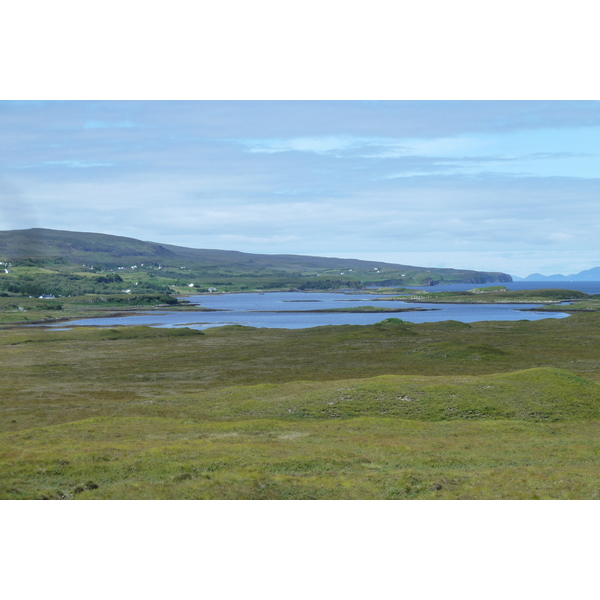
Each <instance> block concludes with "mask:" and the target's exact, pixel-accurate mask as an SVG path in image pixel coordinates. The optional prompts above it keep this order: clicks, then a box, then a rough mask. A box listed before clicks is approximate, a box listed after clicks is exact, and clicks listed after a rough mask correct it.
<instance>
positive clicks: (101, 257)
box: [0, 228, 512, 286]
mask: <svg viewBox="0 0 600 600" xmlns="http://www.w3.org/2000/svg"><path fill="white" fill-rule="evenodd" d="M27 258H31V259H38V258H41V259H46V260H60V261H63V262H64V261H66V262H67V263H70V264H73V265H86V266H88V267H90V266H92V265H93V266H96V267H100V268H102V269H117V268H119V267H122V268H130V267H131V266H132V265H139V264H141V263H144V264H146V265H150V264H152V265H161V266H162V267H164V268H173V269H182V268H185V269H188V270H193V271H194V272H196V273H216V272H219V273H221V274H227V273H231V274H236V273H237V274H259V273H260V274H272V275H276V276H279V275H289V274H290V273H296V274H298V273H301V274H310V275H327V276H336V277H339V276H346V277H348V276H352V278H355V279H360V280H361V281H363V282H366V283H378V284H380V285H419V286H430V285H437V284H441V283H476V284H477V283H494V282H508V281H512V278H511V276H510V275H507V274H506V273H495V272H486V271H471V270H465V269H438V268H433V267H431V268H430V267H416V266H410V265H400V264H392V263H383V262H375V261H365V260H357V259H348V258H326V257H319V256H299V255H294V254H276V255H271V254H248V253H245V252H236V251H232V250H207V249H194V248H184V247H180V246H172V245H169V244H158V243H156V242H144V241H141V240H137V239H134V238H127V237H121V236H115V235H107V234H103V233H83V232H76V231H58V230H54V229H38V228H36V229H22V230H13V231H0V260H1V261H6V260H17V259H20V260H23V259H27Z"/></svg>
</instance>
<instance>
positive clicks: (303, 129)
mask: <svg viewBox="0 0 600 600" xmlns="http://www.w3.org/2000/svg"><path fill="white" fill-rule="evenodd" d="M599 200H600V102H597V101H567V100H560V101H542V100H531V101H507V100H500V101H475V100H474V101H461V100H454V101H440V100H427V101H417V100H398V101H394V100H389V101H372V100H364V101H348V100H344V101H333V100H331V101H329V100H321V101H319V100H315V101H309V100H299V101H276V100H272V101H266V100H265V101H260V100H256V101H242V100H237V101H236V100H231V101H219V100H198V101H195V100H188V101H162V100H154V101H153V100H145V101H144V100H140V101H108V100H101V101H89V100H82V101H75V100H73V101H1V102H0V229H2V230H10V229H27V228H30V227H45V228H50V229H61V230H71V231H90V232H98V233H108V234H113V235H123V236H128V237H133V238H137V239H142V240H148V241H155V242H161V243H168V244H175V245H180V246H187V247H193V248H216V249H223V250H239V251H243V252H252V253H267V254H304V255H319V256H338V257H343V258H350V257H353V258H361V259H367V260H380V261H385V262H393V263H400V264H411V265H417V266H428V267H454V268H467V269H477V270H486V271H502V272H506V273H510V274H511V275H517V276H521V277H523V276H526V275H528V274H530V273H534V272H539V273H542V274H544V275H550V274H553V273H562V274H570V273H576V272H578V271H581V270H583V269H587V268H591V267H594V266H599V265H600V202H599Z"/></svg>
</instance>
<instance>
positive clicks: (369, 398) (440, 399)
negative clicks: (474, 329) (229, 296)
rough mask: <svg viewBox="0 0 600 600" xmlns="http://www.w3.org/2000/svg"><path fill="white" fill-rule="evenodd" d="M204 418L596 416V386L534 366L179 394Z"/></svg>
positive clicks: (599, 405) (599, 411)
mask: <svg viewBox="0 0 600 600" xmlns="http://www.w3.org/2000/svg"><path fill="white" fill-rule="evenodd" d="M178 405H179V407H181V406H182V405H187V406H188V409H189V410H190V411H191V412H196V411H197V413H196V414H197V415H198V416H201V417H202V418H219V419H224V418H225V419H228V418H243V417H246V418H248V417H251V418H278V419H282V418H284V419H286V418H287V419H289V418H292V419H298V418H325V419H332V418H343V419H347V418H352V417H364V416H381V415H384V416H386V417H399V418H402V419H415V420H421V421H446V420H457V419H480V420H481V419H518V420H526V421H565V420H574V419H589V418H600V386H598V385H597V384H595V383H592V382H590V381H588V380H586V379H584V378H583V377H579V376H577V375H574V374H572V373H570V372H568V371H563V370H561V369H554V368H537V369H527V370H525V371H518V372H515V373H502V374H495V375H484V376H476V377H456V376H454V377H443V378H441V377H415V376H396V375H384V376H379V377H373V378H370V379H361V380H344V381H333V382H293V383H286V384H279V385H275V384H260V385H254V386H238V387H232V388H227V389H224V390H219V391H214V392H206V393H204V394H201V395H198V396H195V399H192V398H191V397H190V396H185V397H184V398H180V399H179V402H178Z"/></svg>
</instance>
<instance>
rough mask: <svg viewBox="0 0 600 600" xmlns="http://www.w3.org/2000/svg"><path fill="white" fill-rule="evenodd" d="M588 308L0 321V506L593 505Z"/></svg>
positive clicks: (594, 324)
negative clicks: (42, 324) (522, 316)
mask: <svg viewBox="0 0 600 600" xmlns="http://www.w3.org/2000/svg"><path fill="white" fill-rule="evenodd" d="M599 325H600V315H598V314H597V313H578V314H575V315H573V316H571V317H569V318H566V319H560V320H555V319H548V320H542V321H535V322H530V321H517V322H483V323H473V324H470V325H468V324H464V323H458V322H452V321H446V322H441V323H423V324H411V323H405V322H402V321H400V320H398V319H386V320H384V321H382V322H381V323H379V324H376V325H369V326H337V327H334V326H329V327H318V328H313V329H304V330H274V329H254V328H248V327H243V326H230V327H222V328H213V329H209V330H207V331H206V332H204V333H202V332H198V331H194V330H189V329H177V330H170V329H152V328H148V327H122V328H114V329H108V330H107V329H104V330H101V329H96V328H90V329H78V330H72V331H41V330H34V329H12V330H2V331H0V356H1V364H2V369H1V370H0V431H1V433H0V498H15V499H18V498H23V499H24V498H57V499H58V498H66V499H71V498H74V499H75V498H81V499H83V498H88V499H90V498H215V499H216V498H239V499H242V498H243V499H252V498H255V499H266V498H272V499H276V498H277V499H284V498H285V499H288V498H289V499H291V498H303V499H308V498H315V499H316V498H319V499H323V498H354V499H359V498H360V499H366V498H389V499H404V498H407V499H408V498H412V499H433V498H490V499H492V498H588V499H589V498H598V496H599V495H600V467H599V460H598V458H599V457H598V453H599V451H600V441H598V440H600V436H599V435H598V434H599V433H600V412H599V407H600V386H599V385H598V384H599V383H600V372H599V370H598V361H599V359H600V327H599Z"/></svg>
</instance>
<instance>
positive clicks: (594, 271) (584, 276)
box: [513, 267, 600, 281]
mask: <svg viewBox="0 0 600 600" xmlns="http://www.w3.org/2000/svg"><path fill="white" fill-rule="evenodd" d="M513 279H514V280H515V281H600V267H593V268H591V269H586V270H585V271H580V272H579V273H574V274H572V275H560V274H556V275H540V274H539V273H533V274H531V275H527V277H516V276H513Z"/></svg>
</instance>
